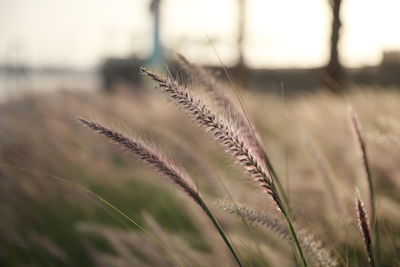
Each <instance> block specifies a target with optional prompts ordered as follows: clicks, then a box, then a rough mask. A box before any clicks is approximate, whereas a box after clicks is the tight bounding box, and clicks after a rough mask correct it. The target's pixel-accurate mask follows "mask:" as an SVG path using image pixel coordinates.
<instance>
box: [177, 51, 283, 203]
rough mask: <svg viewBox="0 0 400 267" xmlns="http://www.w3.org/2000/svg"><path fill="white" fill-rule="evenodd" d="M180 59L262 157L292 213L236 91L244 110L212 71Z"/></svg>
mask: <svg viewBox="0 0 400 267" xmlns="http://www.w3.org/2000/svg"><path fill="white" fill-rule="evenodd" d="M178 58H179V63H180V66H181V67H182V68H183V70H184V71H185V72H186V73H187V74H188V75H189V76H190V77H191V79H192V80H196V81H198V82H200V85H201V86H202V88H203V89H204V91H206V92H207V93H209V94H210V95H211V96H212V97H213V99H214V100H215V101H216V103H217V104H218V105H219V106H220V107H221V108H223V109H225V110H226V111H227V113H228V114H229V117H230V119H231V120H232V122H234V123H235V124H236V125H237V127H238V129H239V130H240V131H241V133H242V134H243V137H244V138H243V139H244V141H246V142H247V144H248V145H249V147H251V148H252V149H253V150H254V151H255V153H256V154H257V156H259V157H260V159H261V162H263V163H264V164H265V167H266V168H268V170H269V172H270V173H271V175H272V177H273V179H274V181H275V182H276V185H277V187H278V190H279V192H280V194H281V195H282V197H283V199H282V200H283V202H284V204H285V205H286V206H287V208H288V210H289V211H290V207H289V198H288V197H287V195H286V193H285V191H284V189H283V186H282V183H281V181H280V179H279V177H278V175H277V173H276V171H275V170H274V168H273V167H272V164H271V160H270V159H269V157H268V154H267V153H266V151H265V149H264V146H263V144H262V140H261V139H260V138H258V137H257V135H256V133H255V131H254V127H253V126H252V124H251V122H250V120H249V119H248V117H247V116H246V113H245V112H246V111H245V110H244V107H243V105H242V103H241V102H240V99H239V96H238V95H237V93H236V90H235V94H236V96H237V98H238V100H239V102H240V105H241V107H242V110H239V109H238V108H237V107H236V106H235V105H234V103H233V102H232V101H231V100H230V99H229V98H228V97H226V96H225V95H224V93H223V90H222V88H221V87H220V86H219V85H218V82H217V80H216V78H215V77H214V75H213V74H212V73H211V72H210V71H208V70H207V69H205V68H203V67H201V66H198V65H196V64H194V63H192V62H190V61H189V60H187V59H186V58H185V57H184V56H183V55H181V54H178ZM221 63H222V62H221ZM224 70H225V71H226V72H227V70H226V69H225V68H224ZM226 74H227V75H229V73H226ZM228 77H229V76H228ZM229 79H230V77H229ZM232 85H234V84H233V83H232Z"/></svg>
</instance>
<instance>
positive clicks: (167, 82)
mask: <svg viewBox="0 0 400 267" xmlns="http://www.w3.org/2000/svg"><path fill="white" fill-rule="evenodd" d="M140 70H141V72H142V73H143V74H144V75H147V76H148V77H150V78H152V79H153V81H154V82H155V83H156V87H158V88H160V89H162V90H163V91H164V92H166V93H167V94H168V95H169V96H170V98H171V99H173V100H175V102H176V103H177V105H178V106H179V107H180V108H182V109H184V110H185V111H186V113H187V114H188V115H189V116H190V117H191V118H192V119H193V120H194V121H195V122H197V123H198V124H199V125H200V126H203V127H205V128H206V129H207V130H208V131H209V132H211V133H212V135H213V137H214V138H215V139H216V140H217V141H219V142H220V143H221V144H222V145H224V146H225V148H226V149H227V151H228V152H229V153H230V154H231V155H232V156H233V158H234V159H236V161H237V162H238V163H239V164H240V165H242V166H243V167H244V169H245V170H246V171H247V173H248V174H249V176H250V178H252V180H253V181H256V182H257V183H258V184H259V186H260V187H261V188H262V189H263V190H264V191H266V192H267V194H268V195H269V196H270V197H271V198H272V199H273V200H274V202H275V203H276V205H277V207H278V209H279V211H280V212H281V214H282V215H283V217H284V218H285V220H286V221H287V224H288V227H289V231H290V233H291V237H292V240H293V250H294V254H295V256H296V259H297V261H298V263H299V264H300V265H302V266H307V261H306V258H305V256H304V254H303V251H302V249H301V246H300V243H299V241H298V239H297V235H296V232H295V229H294V226H293V223H292V221H291V218H290V215H289V212H288V210H287V208H286V207H285V204H284V202H283V201H282V199H281V197H280V195H279V193H278V190H277V188H276V187H275V184H274V180H273V177H272V175H271V173H270V169H269V168H265V167H264V165H263V164H262V163H261V162H262V159H261V158H260V156H259V155H257V154H254V151H252V149H251V147H249V146H248V144H247V143H246V142H245V141H244V138H243V136H242V135H241V134H240V132H239V133H237V132H235V131H234V130H233V127H232V125H229V124H228V123H227V122H225V121H223V120H222V118H221V117H220V116H218V114H217V113H215V112H213V111H212V110H211V109H210V108H209V107H208V106H207V105H206V104H204V103H203V102H202V101H201V99H199V98H196V97H195V96H193V95H192V94H191V93H190V92H189V90H187V88H185V87H184V86H183V85H181V84H179V83H178V82H177V81H176V80H174V79H172V78H171V77H169V76H165V75H160V74H156V73H154V72H151V71H149V70H147V69H146V68H144V67H142V68H141V69H140Z"/></svg>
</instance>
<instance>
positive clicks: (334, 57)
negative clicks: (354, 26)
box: [322, 0, 345, 93]
mask: <svg viewBox="0 0 400 267" xmlns="http://www.w3.org/2000/svg"><path fill="white" fill-rule="evenodd" d="M329 4H330V7H331V10H332V31H331V39H330V58H329V62H328V65H327V66H326V72H325V74H326V75H322V78H323V83H324V85H326V86H327V87H328V88H329V89H331V90H332V91H334V92H336V93H339V92H341V91H343V89H344V79H345V77H344V70H343V67H342V64H341V63H340V56H339V48H338V46H339V40H340V29H341V27H342V22H341V19H340V8H341V5H342V0H329Z"/></svg>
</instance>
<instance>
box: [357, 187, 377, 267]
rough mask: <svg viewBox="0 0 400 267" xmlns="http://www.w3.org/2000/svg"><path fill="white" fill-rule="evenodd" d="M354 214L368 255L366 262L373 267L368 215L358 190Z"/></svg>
mask: <svg viewBox="0 0 400 267" xmlns="http://www.w3.org/2000/svg"><path fill="white" fill-rule="evenodd" d="M356 214H357V223H358V227H359V230H360V233H361V237H362V239H363V243H364V247H365V250H366V252H367V255H368V262H369V264H370V265H371V266H372V267H374V266H375V260H374V255H373V250H372V239H371V232H370V227H369V223H368V214H367V211H366V210H365V206H364V202H363V201H362V200H361V197H360V192H359V191H358V189H356Z"/></svg>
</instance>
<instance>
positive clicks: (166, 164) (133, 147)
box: [78, 118, 243, 266]
mask: <svg viewBox="0 0 400 267" xmlns="http://www.w3.org/2000/svg"><path fill="white" fill-rule="evenodd" d="M78 120H79V122H81V123H82V124H83V125H85V126H86V127H88V128H89V129H91V130H93V131H95V132H97V133H98V134H100V135H103V136H105V137H107V138H109V139H111V140H112V141H113V142H114V143H116V144H118V145H120V146H122V147H123V148H125V149H127V150H128V152H131V153H133V154H134V155H135V156H137V157H138V158H139V159H140V160H142V161H143V162H145V163H147V164H149V165H150V166H152V167H153V168H154V169H155V170H156V171H157V172H159V173H160V174H162V175H163V176H164V177H165V178H166V179H167V180H168V181H169V182H171V183H172V184H175V185H176V186H178V188H180V189H181V190H182V191H183V192H185V193H186V194H187V195H188V196H189V197H190V198H191V199H192V200H194V202H195V203H196V204H198V205H199V206H200V208H201V209H202V210H203V211H204V212H205V213H206V215H207V216H208V217H209V218H210V220H211V222H212V223H213V224H214V226H215V227H216V229H217V231H218V233H219V234H220V235H221V237H222V239H223V240H224V242H225V244H226V245H227V247H228V249H229V250H230V252H231V253H232V256H233V257H234V258H235V260H236V262H237V263H238V265H239V266H243V265H242V263H241V262H240V259H239V257H238V256H237V253H236V252H235V250H234V248H233V246H232V245H231V243H230V241H229V239H228V237H227V236H226V234H225V233H224V231H223V230H222V228H221V226H220V225H219V223H218V221H217V220H216V218H215V217H214V215H213V214H212V213H211V211H210V209H209V208H208V207H207V205H206V203H205V202H204V201H203V198H202V197H201V195H200V193H199V192H198V190H197V188H196V187H195V185H194V183H193V181H192V180H191V179H190V177H189V175H188V174H187V173H186V172H185V171H184V170H183V169H182V168H180V167H178V165H176V164H175V163H174V162H173V161H172V160H171V159H170V158H168V157H167V156H166V155H165V154H164V153H162V152H161V151H156V150H155V149H153V148H151V147H150V146H148V145H147V144H145V143H144V142H143V141H139V140H135V139H132V138H129V137H127V136H125V135H124V134H122V133H119V132H116V131H114V130H112V129H109V128H107V127H104V126H102V125H101V124H99V123H96V122H92V121H89V120H86V119H83V118H79V119H78Z"/></svg>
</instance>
